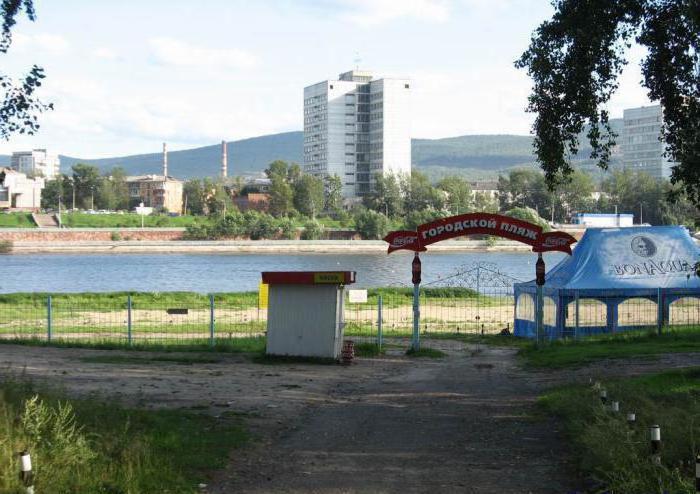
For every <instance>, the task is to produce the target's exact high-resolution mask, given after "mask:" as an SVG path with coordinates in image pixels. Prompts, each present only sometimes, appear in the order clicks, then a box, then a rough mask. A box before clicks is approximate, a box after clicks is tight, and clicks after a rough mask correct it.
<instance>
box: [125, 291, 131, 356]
mask: <svg viewBox="0 0 700 494" xmlns="http://www.w3.org/2000/svg"><path fill="white" fill-rule="evenodd" d="M126 340H127V342H128V343H129V346H131V341H132V340H131V295H127V296H126Z"/></svg>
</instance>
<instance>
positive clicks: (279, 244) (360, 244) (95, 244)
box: [11, 240, 531, 254]
mask: <svg viewBox="0 0 700 494" xmlns="http://www.w3.org/2000/svg"><path fill="white" fill-rule="evenodd" d="M530 250H531V247H530V246H528V245H525V244H521V243H519V242H512V241H507V240H504V241H498V242H487V241H481V240H448V241H444V242H440V243H439V244H435V245H431V246H430V251H431V252H469V251H482V252H528V251H530ZM386 251H387V244H386V242H384V241H381V240H351V241H345V240H222V241H188V240H175V241H173V240H170V241H154V240H121V241H81V242H63V241H51V242H41V241H17V242H13V245H12V251H11V253H13V254H29V253H108V252H109V253H114V254H130V253H131V254H136V253H138V254H146V253H159V254H174V253H180V254H183V253H202V254H206V253H220V254H236V253H256V254H282V253H287V254H324V253H325V254H333V253H337V254H348V253H386Z"/></svg>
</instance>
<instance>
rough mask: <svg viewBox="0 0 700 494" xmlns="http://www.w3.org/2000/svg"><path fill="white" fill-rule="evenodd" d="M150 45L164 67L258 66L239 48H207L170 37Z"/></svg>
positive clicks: (252, 56) (248, 54)
mask: <svg viewBox="0 0 700 494" xmlns="http://www.w3.org/2000/svg"><path fill="white" fill-rule="evenodd" d="M149 45H150V47H151V55H152V56H153V59H154V60H155V61H156V62H157V63H159V64H162V65H174V66H180V67H220V68H228V69H249V68H252V67H254V66H256V65H257V64H258V59H257V58H256V57H255V56H254V55H252V54H251V53H248V52H246V51H244V50H239V49H237V48H205V47H201V46H196V45H193V44H189V43H185V42H183V41H180V40H177V39H174V38H168V37H158V38H152V39H151V40H149Z"/></svg>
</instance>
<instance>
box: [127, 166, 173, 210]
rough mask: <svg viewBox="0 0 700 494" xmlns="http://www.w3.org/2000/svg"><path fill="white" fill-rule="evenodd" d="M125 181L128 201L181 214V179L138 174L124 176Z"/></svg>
mask: <svg viewBox="0 0 700 494" xmlns="http://www.w3.org/2000/svg"><path fill="white" fill-rule="evenodd" d="M126 183H127V185H128V187H129V202H130V203H132V204H136V205H138V204H139V203H143V205H144V206H146V207H151V208H155V209H164V210H167V211H168V212H169V213H177V214H182V190H183V183H182V181H180V180H177V179H175V178H172V177H167V176H164V175H140V176H133V177H126Z"/></svg>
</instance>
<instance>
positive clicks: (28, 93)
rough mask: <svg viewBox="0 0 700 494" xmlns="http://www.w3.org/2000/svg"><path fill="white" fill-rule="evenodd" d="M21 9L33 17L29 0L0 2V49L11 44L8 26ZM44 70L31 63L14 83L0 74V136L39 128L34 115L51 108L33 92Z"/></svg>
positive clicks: (26, 132)
mask: <svg viewBox="0 0 700 494" xmlns="http://www.w3.org/2000/svg"><path fill="white" fill-rule="evenodd" d="M22 10H24V12H25V13H26V15H27V17H28V18H29V19H30V20H32V21H33V20H35V19H36V14H35V11H34V5H33V2H32V0H3V2H2V3H1V4H0V15H2V35H0V52H2V53H7V50H8V49H9V48H10V44H11V43H12V32H11V29H12V27H13V26H14V25H15V24H16V23H17V17H18V16H19V15H20V14H21V12H22ZM45 77H46V76H45V74H44V69H42V68H41V67H39V66H37V65H33V66H32V67H31V69H29V72H28V73H27V75H26V76H25V77H24V78H23V79H22V80H20V81H18V82H15V81H14V80H13V79H12V78H11V77H10V76H8V75H6V74H2V73H0V88H2V95H1V96H0V99H1V101H0V137H2V138H3V139H8V138H9V137H10V135H12V134H14V133H20V134H34V133H35V132H36V131H37V130H38V129H39V121H38V117H37V115H38V114H40V113H42V112H44V111H47V110H51V109H53V105H52V104H44V103H42V102H41V101H40V100H39V99H38V98H37V97H36V95H35V94H34V93H35V91H36V90H37V89H38V88H39V87H40V86H41V81H42V80H43V79H44V78H45Z"/></svg>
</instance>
